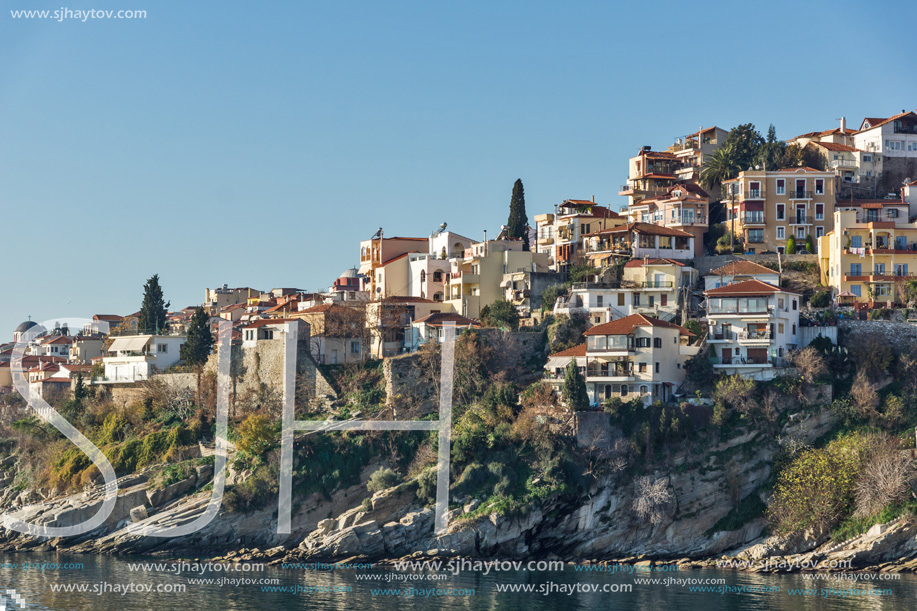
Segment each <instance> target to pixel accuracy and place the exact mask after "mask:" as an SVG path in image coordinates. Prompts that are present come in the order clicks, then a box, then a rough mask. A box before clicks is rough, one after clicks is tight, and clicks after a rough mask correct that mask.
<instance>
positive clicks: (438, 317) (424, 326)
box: [404, 312, 481, 352]
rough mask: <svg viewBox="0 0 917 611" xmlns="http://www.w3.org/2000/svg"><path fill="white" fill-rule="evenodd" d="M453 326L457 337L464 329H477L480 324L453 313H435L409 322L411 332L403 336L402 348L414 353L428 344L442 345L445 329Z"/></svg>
mask: <svg viewBox="0 0 917 611" xmlns="http://www.w3.org/2000/svg"><path fill="white" fill-rule="evenodd" d="M447 325H454V326H455V334H456V335H458V334H459V333H461V332H462V331H464V330H466V329H479V328H481V325H480V323H478V321H476V320H472V319H470V318H466V317H464V316H462V315H461V314H456V313H455V312H435V313H433V314H429V315H427V316H424V317H423V318H420V319H418V320H414V321H411V332H410V333H409V334H408V333H406V334H405V338H404V346H405V349H406V350H407V351H409V352H410V351H414V350H417V349H418V348H420V346H422V345H423V344H426V343H428V342H437V343H442V342H443V339H444V338H445V336H446V334H445V327H446V326H447Z"/></svg>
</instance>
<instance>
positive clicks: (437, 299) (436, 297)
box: [433, 293, 443, 301]
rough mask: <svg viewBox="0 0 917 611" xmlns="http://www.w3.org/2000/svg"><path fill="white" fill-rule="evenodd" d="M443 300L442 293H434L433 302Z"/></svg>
mask: <svg viewBox="0 0 917 611" xmlns="http://www.w3.org/2000/svg"><path fill="white" fill-rule="evenodd" d="M442 300H443V294H442V293H433V301H442Z"/></svg>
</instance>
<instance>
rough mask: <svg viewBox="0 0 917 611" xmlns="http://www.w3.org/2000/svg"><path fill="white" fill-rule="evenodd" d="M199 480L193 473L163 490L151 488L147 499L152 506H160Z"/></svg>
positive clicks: (192, 486)
mask: <svg viewBox="0 0 917 611" xmlns="http://www.w3.org/2000/svg"><path fill="white" fill-rule="evenodd" d="M196 481H197V476H196V475H192V476H191V477H188V478H185V479H183V480H181V481H180V482H175V483H174V484H171V485H169V486H166V487H165V488H163V489H162V490H149V491H147V493H146V495H147V501H148V503H149V504H150V506H151V507H159V506H160V505H165V504H166V503H170V502H172V501H174V500H175V499H177V498H178V497H180V496H181V495H183V494H184V493H186V492H188V491H189V490H191V489H192V488H194V484H195V482H196Z"/></svg>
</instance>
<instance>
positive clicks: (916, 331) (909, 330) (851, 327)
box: [837, 320, 917, 346]
mask: <svg viewBox="0 0 917 611" xmlns="http://www.w3.org/2000/svg"><path fill="white" fill-rule="evenodd" d="M837 326H838V328H840V329H841V330H842V331H843V332H844V333H846V339H845V342H844V343H846V344H847V345H848V346H851V345H855V344H856V341H857V337H863V336H865V335H873V336H876V337H879V338H881V339H882V340H883V341H887V342H889V343H891V344H896V343H900V342H901V341H902V340H914V339H917V325H912V324H910V323H906V322H891V321H887V320H841V321H838V323H837Z"/></svg>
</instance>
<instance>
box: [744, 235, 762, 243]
mask: <svg viewBox="0 0 917 611" xmlns="http://www.w3.org/2000/svg"><path fill="white" fill-rule="evenodd" d="M745 242H747V243H748V244H764V236H761V237H760V238H759V237H754V238H753V237H751V236H749V237H748V239H747V240H745Z"/></svg>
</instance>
